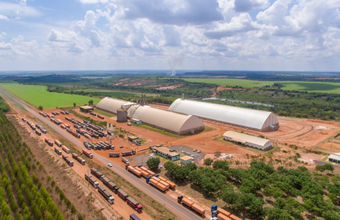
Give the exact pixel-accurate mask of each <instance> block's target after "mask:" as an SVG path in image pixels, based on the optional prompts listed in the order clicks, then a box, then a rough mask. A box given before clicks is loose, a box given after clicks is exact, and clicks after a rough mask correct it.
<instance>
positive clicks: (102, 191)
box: [98, 186, 114, 205]
mask: <svg viewBox="0 0 340 220" xmlns="http://www.w3.org/2000/svg"><path fill="white" fill-rule="evenodd" d="M98 192H99V193H100V194H101V195H102V196H103V197H104V198H105V199H106V200H107V201H108V202H109V203H110V204H111V205H112V204H113V203H114V198H113V196H112V195H111V193H109V192H108V191H107V190H106V189H105V188H104V187H103V186H98Z"/></svg>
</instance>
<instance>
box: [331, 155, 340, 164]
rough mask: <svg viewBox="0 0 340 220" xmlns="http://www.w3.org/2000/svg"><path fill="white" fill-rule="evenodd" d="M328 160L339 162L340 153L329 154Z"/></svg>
mask: <svg viewBox="0 0 340 220" xmlns="http://www.w3.org/2000/svg"><path fill="white" fill-rule="evenodd" d="M328 161H330V162H334V163H340V153H336V154H331V155H329V157H328Z"/></svg>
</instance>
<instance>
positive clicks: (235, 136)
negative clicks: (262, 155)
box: [223, 131, 273, 150]
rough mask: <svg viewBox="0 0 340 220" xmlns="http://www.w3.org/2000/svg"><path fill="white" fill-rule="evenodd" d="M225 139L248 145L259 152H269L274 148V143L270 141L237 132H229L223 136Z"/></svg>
mask: <svg viewBox="0 0 340 220" xmlns="http://www.w3.org/2000/svg"><path fill="white" fill-rule="evenodd" d="M223 139H224V140H226V141H232V142H234V143H237V144H242V145H246V146H249V147H252V148H255V149H258V150H269V149H271V148H272V147H273V142H272V141H271V140H268V139H264V138H259V137H255V136H251V135H248V134H242V133H239V132H235V131H227V132H225V133H224V134H223Z"/></svg>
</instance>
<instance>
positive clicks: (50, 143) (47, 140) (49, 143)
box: [45, 138, 53, 147]
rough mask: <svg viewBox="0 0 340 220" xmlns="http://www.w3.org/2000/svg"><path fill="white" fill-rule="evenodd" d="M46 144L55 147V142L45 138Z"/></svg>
mask: <svg viewBox="0 0 340 220" xmlns="http://www.w3.org/2000/svg"><path fill="white" fill-rule="evenodd" d="M45 142H46V143H47V144H48V145H50V146H51V147H52V146H53V142H52V141H50V140H49V139H47V138H45Z"/></svg>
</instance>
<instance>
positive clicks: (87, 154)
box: [83, 149, 93, 159]
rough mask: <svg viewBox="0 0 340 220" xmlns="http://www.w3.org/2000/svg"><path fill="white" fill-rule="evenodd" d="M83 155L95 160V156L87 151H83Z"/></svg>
mask: <svg viewBox="0 0 340 220" xmlns="http://www.w3.org/2000/svg"><path fill="white" fill-rule="evenodd" d="M83 154H84V155H86V156H87V157H89V158H90V159H92V158H93V154H92V153H91V152H90V151H88V150H86V149H83Z"/></svg>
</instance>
